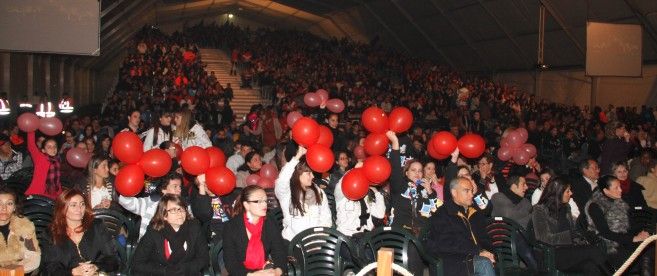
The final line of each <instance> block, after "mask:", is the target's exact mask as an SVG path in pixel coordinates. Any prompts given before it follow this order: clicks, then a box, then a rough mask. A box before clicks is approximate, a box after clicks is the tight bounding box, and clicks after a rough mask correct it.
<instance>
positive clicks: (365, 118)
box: [360, 106, 388, 133]
mask: <svg viewBox="0 0 657 276" xmlns="http://www.w3.org/2000/svg"><path fill="white" fill-rule="evenodd" d="M360 119H361V121H362V122H363V126H364V127H365V129H367V130H368V131H369V132H372V133H384V132H386V131H387V130H388V115H386V113H385V112H384V111H383V109H381V108H378V107H375V106H372V107H368V108H367V109H365V111H363V114H362V115H361V117H360Z"/></svg>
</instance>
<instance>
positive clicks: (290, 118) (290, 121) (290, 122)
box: [287, 111, 303, 128]
mask: <svg viewBox="0 0 657 276" xmlns="http://www.w3.org/2000/svg"><path fill="white" fill-rule="evenodd" d="M301 117H303V115H301V113H299V111H292V112H290V113H288V114H287V126H288V127H289V128H292V126H294V123H296V122H297V120H299V119H300V118H301Z"/></svg>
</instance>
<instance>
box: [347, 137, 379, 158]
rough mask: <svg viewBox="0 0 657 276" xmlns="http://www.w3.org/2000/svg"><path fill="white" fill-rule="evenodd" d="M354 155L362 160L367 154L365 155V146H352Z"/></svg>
mask: <svg viewBox="0 0 657 276" xmlns="http://www.w3.org/2000/svg"><path fill="white" fill-rule="evenodd" d="M386 138H387V137H386ZM354 157H356V159H358V160H364V159H365V158H366V157H367V155H365V148H364V147H363V146H360V145H358V146H356V147H355V148H354Z"/></svg>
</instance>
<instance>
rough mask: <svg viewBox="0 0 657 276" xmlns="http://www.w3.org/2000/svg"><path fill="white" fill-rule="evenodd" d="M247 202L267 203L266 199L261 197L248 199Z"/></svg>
mask: <svg viewBox="0 0 657 276" xmlns="http://www.w3.org/2000/svg"><path fill="white" fill-rule="evenodd" d="M246 202H248V203H256V204H265V203H267V200H266V199H261V200H247V201H246Z"/></svg>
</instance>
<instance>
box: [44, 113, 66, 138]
mask: <svg viewBox="0 0 657 276" xmlns="http://www.w3.org/2000/svg"><path fill="white" fill-rule="evenodd" d="M62 128H64V126H63V125H62V121H60V120H59V118H57V117H50V118H41V119H40V120H39V131H41V133H43V134H45V135H48V136H55V135H59V134H61V133H62Z"/></svg>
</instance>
